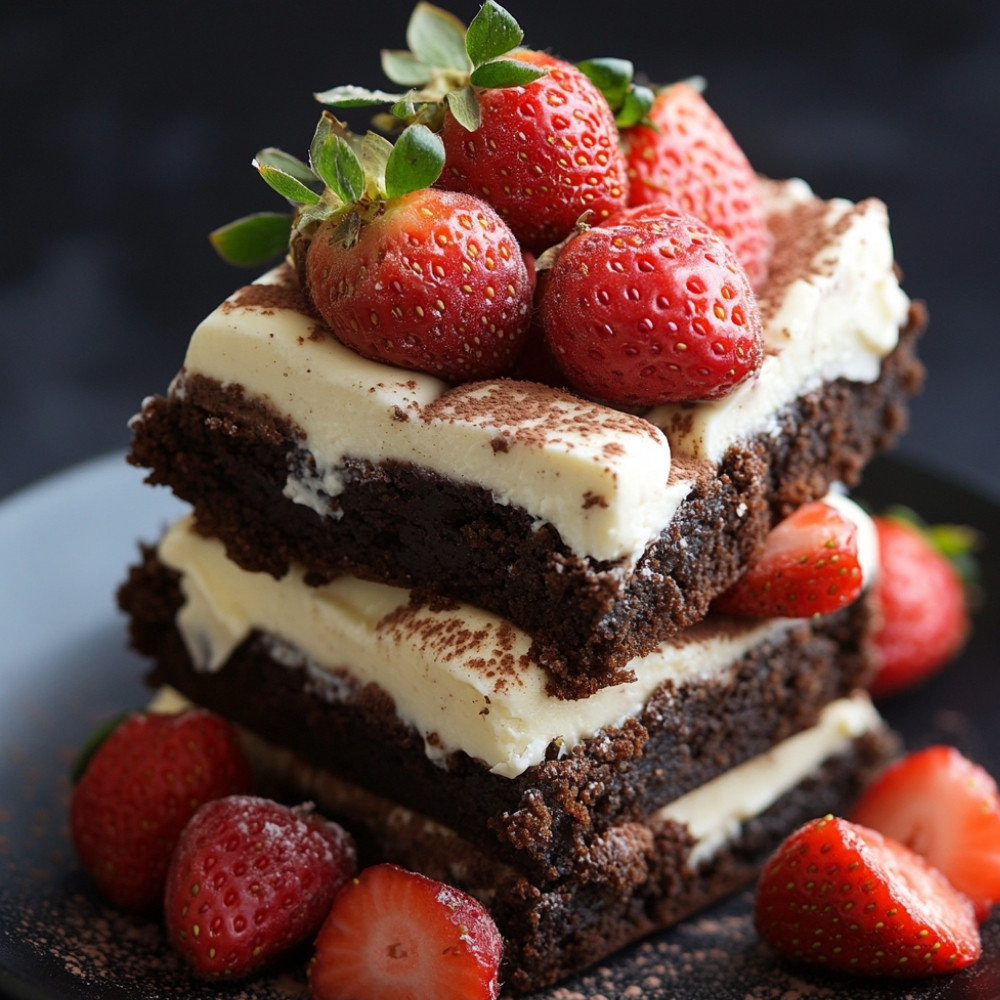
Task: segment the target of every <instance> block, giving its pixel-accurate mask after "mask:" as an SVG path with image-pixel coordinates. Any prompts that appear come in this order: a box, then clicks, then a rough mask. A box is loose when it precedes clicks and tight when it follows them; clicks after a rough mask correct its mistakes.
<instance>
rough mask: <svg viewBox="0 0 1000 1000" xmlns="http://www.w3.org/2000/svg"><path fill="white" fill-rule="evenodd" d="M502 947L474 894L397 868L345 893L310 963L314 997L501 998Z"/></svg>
mask: <svg viewBox="0 0 1000 1000" xmlns="http://www.w3.org/2000/svg"><path fill="white" fill-rule="evenodd" d="M502 950H503V942H502V940H501V938H500V933H499V931H498V930H497V928H496V924H494V923H493V919H492V918H491V917H490V915H489V914H488V913H487V912H486V910H485V909H484V908H483V906H482V905H481V904H480V903H479V902H477V901H476V900H475V899H473V898H472V897H471V896H468V895H466V894H465V893H463V892H460V891H459V890H458V889H454V888H452V887H451V886H447V885H444V884H443V883H441V882H436V881H434V880H433V879H430V878H427V877H426V876H424V875H420V874H418V873H417V872H411V871H407V870H406V869H405V868H400V867H399V866H398V865H392V864H382V865H375V866H373V867H371V868H366V869H365V870H364V871H362V872H361V874H360V875H358V877H357V878H355V879H354V880H353V881H352V882H350V883H349V884H348V885H347V886H345V888H344V889H342V890H341V892H340V893H339V895H338V896H337V898H336V899H335V900H334V903H333V908H332V909H331V910H330V913H329V915H328V916H327V918H326V921H325V922H324V924H323V927H322V928H321V930H320V932H319V935H318V937H317V938H316V954H315V956H314V958H313V960H312V962H311V963H310V965H309V985H310V987H311V989H312V995H313V997H314V1000H399V998H401V997H406V998H407V1000H452V998H454V1000H496V997H497V996H498V995H499V992H500V984H499V978H498V971H499V965H500V956H501V953H502Z"/></svg>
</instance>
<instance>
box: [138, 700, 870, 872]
mask: <svg viewBox="0 0 1000 1000" xmlns="http://www.w3.org/2000/svg"><path fill="white" fill-rule="evenodd" d="M189 705H190V703H189V702H188V701H187V700H186V699H185V698H184V697H183V696H181V695H179V694H178V693H177V692H176V691H174V690H173V689H172V688H161V689H160V691H159V692H157V695H156V697H155V698H154V700H153V702H152V704H151V705H150V708H151V710H152V711H158V712H179V711H182V710H183V709H184V708H187V707H189ZM881 726H882V720H881V717H880V716H879V714H878V712H877V711H876V710H875V708H874V706H873V705H872V703H871V701H870V700H869V698H868V695H867V694H866V693H865V692H863V691H856V692H855V693H854V694H852V695H851V696H850V697H848V698H842V699H840V700H838V701H834V702H831V703H830V704H829V705H827V706H826V708H824V709H823V711H822V713H821V714H820V718H819V720H818V721H817V723H816V725H815V726H813V727H812V728H810V729H806V730H803V731H802V732H800V733H796V734H795V735H794V736H791V737H789V738H788V739H786V740H784V741H782V742H781V743H778V744H777V745H776V746H774V747H772V748H771V749H770V750H768V751H767V752H766V753H763V754H760V755H758V756H757V757H753V758H751V759H750V760H748V761H745V762H744V763H742V764H739V765H737V766H736V767H734V768H732V769H730V770H729V771H726V772H725V773H724V774H722V775H720V776H719V777H717V778H713V779H712V780H711V781H708V782H706V783H705V784H704V785H701V786H700V787H698V788H695V789H693V790H692V791H690V792H688V793H687V794H686V795H683V796H681V798H679V799H675V800H674V801H673V802H671V803H670V804H669V805H666V806H664V807H663V808H662V809H659V810H657V811H656V812H655V813H654V814H653V815H652V816H651V817H650V822H652V823H654V824H655V823H656V822H657V821H662V820H672V821H674V822H676V823H681V824H683V825H684V826H686V827H687V829H688V831H689V832H690V834H691V836H692V838H693V839H694V841H695V843H694V844H693V845H692V847H691V850H690V852H689V854H688V857H687V862H688V865H689V866H690V867H691V868H696V867H697V866H698V865H700V864H702V863H704V862H706V861H709V860H711V858H712V856H713V855H714V854H715V853H716V852H717V851H719V850H721V849H722V848H724V847H725V846H726V845H727V844H728V843H730V842H732V841H733V840H735V839H736V838H737V837H738V836H739V832H740V828H741V826H742V824H743V823H745V822H746V821H747V820H749V819H752V818H753V817H755V816H759V815H760V814H761V813H763V812H764V811H765V810H766V809H768V808H770V806H772V805H773V804H774V803H775V802H777V801H778V799H780V798H781V797H782V796H783V795H786V794H788V793H789V792H791V791H792V790H793V789H794V788H795V787H796V786H797V785H799V784H800V783H801V782H802V781H804V780H805V779H806V778H808V777H809V776H810V775H811V774H813V773H814V772H816V771H817V770H818V769H819V768H820V767H821V766H822V765H823V764H824V763H826V762H827V761H828V760H831V759H833V758H834V757H836V756H838V755H839V754H841V753H845V752H846V751H847V750H848V749H849V748H850V746H851V743H852V742H853V741H854V740H856V739H857V738H858V737H860V736H863V735H864V734H865V733H869V732H875V731H877V730H878V729H879V728H880V727H881ZM255 746H256V747H257V749H258V752H261V750H262V748H263V746H264V745H263V744H260V743H256V744H255ZM270 753H271V754H272V755H273V757H274V759H275V760H279V761H281V767H280V768H279V769H280V770H281V772H282V773H284V774H285V776H286V778H287V777H289V776H290V777H291V780H292V781H293V782H295V783H296V784H298V785H300V786H301V790H302V791H303V792H304V793H305V794H307V795H315V796H318V797H319V798H320V799H321V800H322V798H323V794H322V790H323V789H324V788H325V787H327V786H328V784H329V783H330V782H334V783H341V781H342V779H339V778H336V777H335V776H333V775H331V774H329V773H328V772H324V771H319V770H317V769H316V768H314V767H311V766H309V765H306V764H304V763H301V762H297V761H296V762H293V761H292V759H291V758H290V757H289V755H288V754H287V752H286V751H282V750H277V749H272V750H270ZM266 763H267V761H266V760H265V765H266ZM345 784H346V783H345ZM389 815H390V818H394V819H395V820H396V821H397V822H398V823H399V824H401V825H402V824H406V823H409V822H411V821H412V819H413V817H414V814H413V813H412V812H410V810H408V809H405V808H403V807H402V806H396V807H395V808H394V809H393V810H392V811H391V812H390V814H389ZM424 826H425V832H427V833H428V834H431V835H435V836H439V837H454V836H456V834H455V833H454V831H453V830H451V829H450V828H448V827H445V826H442V825H441V824H440V823H436V822H435V821H433V820H430V819H427V820H425V824H424Z"/></svg>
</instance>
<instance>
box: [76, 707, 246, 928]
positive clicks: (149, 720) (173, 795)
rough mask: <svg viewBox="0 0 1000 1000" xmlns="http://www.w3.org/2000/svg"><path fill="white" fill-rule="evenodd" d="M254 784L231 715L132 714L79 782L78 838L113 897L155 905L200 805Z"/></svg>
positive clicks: (87, 863) (83, 857) (132, 905)
mask: <svg viewBox="0 0 1000 1000" xmlns="http://www.w3.org/2000/svg"><path fill="white" fill-rule="evenodd" d="M250 785H251V774H250V765H249V764H248V763H247V760H246V757H245V756H244V754H243V751H242V750H241V749H240V746H239V744H238V742H237V739H236V736H235V733H234V732H233V730H232V728H231V727H230V725H229V724H228V723H227V722H226V721H225V720H223V719H220V718H219V717H218V716H215V715H212V714H211V713H209V712H203V711H189V712H183V713H180V714H178V715H157V714H150V713H139V714H135V715H131V716H128V717H127V718H126V719H125V720H124V721H123V722H122V723H121V724H120V725H119V726H118V727H117V728H116V729H115V730H114V731H113V732H112V733H111V735H110V736H108V738H107V739H106V740H105V741H104V742H103V743H102V744H101V745H100V747H99V748H98V749H97V750H96V751H95V753H94V755H93V756H92V757H91V759H90V761H89V763H88V764H87V767H86V770H85V771H84V772H83V775H82V776H81V778H80V780H79V781H78V782H77V784H76V786H75V787H74V789H73V796H72V799H71V801H70V831H71V835H72V838H73V844H74V846H75V847H76V851H77V854H78V855H79V857H80V861H81V863H82V864H83V866H84V867H85V868H86V869H87V870H88V871H89V872H90V873H91V875H92V876H93V877H94V880H95V881H96V882H97V884H98V886H99V887H100V889H101V891H102V892H103V893H104V895H105V896H107V897H108V899H110V900H111V901H112V902H113V903H115V904H117V905H118V906H121V907H124V908H125V909H129V910H145V909H149V908H151V907H153V906H156V905H158V904H159V903H160V902H161V900H162V898H163V884H164V880H165V879H166V874H167V866H168V865H169V863H170V855H171V854H172V853H173V850H174V847H175V845H176V843H177V839H178V837H179V836H180V833H181V830H183V829H184V825H185V824H186V823H187V821H188V820H189V819H190V818H191V816H193V815H194V813H195V812H196V810H197V809H198V808H199V806H201V805H202V804H203V803H205V802H208V801H210V800H211V799H215V798H219V797H220V796H223V795H231V794H233V793H235V792H245V791H248V790H249V789H250Z"/></svg>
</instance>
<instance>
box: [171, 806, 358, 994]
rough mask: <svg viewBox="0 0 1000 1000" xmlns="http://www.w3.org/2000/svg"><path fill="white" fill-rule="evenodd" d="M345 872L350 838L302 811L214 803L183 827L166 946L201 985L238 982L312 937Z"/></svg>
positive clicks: (351, 852) (349, 870)
mask: <svg viewBox="0 0 1000 1000" xmlns="http://www.w3.org/2000/svg"><path fill="white" fill-rule="evenodd" d="M355 864H356V852H355V848H354V842H353V841H352V840H351V838H350V836H349V835H348V834H347V833H346V832H345V831H344V830H343V828H342V827H340V826H338V825H337V824H336V823H332V822H330V821H328V820H325V819H323V818H322V817H320V816H318V815H316V814H315V813H313V812H312V810H311V808H309V807H307V806H299V807H296V808H290V807H288V806H284V805H280V804H279V803H277V802H273V801H271V800H269V799H262V798H255V797H253V796H230V797H228V798H224V799H217V800H216V801H214V802H210V803H208V804H207V805H206V806H204V807H203V808H201V809H200V810H199V811H198V812H197V813H196V814H195V815H194V817H193V818H192V819H191V822H190V823H189V824H188V826H187V827H186V829H185V830H184V834H183V836H182V837H181V839H180V842H179V843H178V845H177V850H176V852H175V853H174V857H173V860H172V861H171V864H170V871H169V873H168V876H167V886H166V892H165V894H164V912H165V917H166V925H167V932H168V934H169V935H170V940H171V942H172V943H173V945H174V947H175V948H176V949H177V951H178V952H179V953H180V954H181V956H182V957H183V958H184V959H185V960H186V961H187V962H188V963H190V965H191V966H192V967H193V968H194V970H195V972H197V973H198V974H199V975H201V976H204V977H206V978H210V979H215V978H220V977H225V978H227V979H236V978H239V977H242V976H246V975H248V974H249V973H251V972H253V971H254V970H256V969H259V968H261V967H262V966H264V965H267V964H268V963H269V962H271V961H273V960H274V959H275V958H277V957H278V956H280V955H281V954H282V953H283V952H285V951H287V950H288V949H289V948H291V947H293V946H294V945H296V944H299V943H300V942H302V941H305V940H307V939H309V938H311V937H312V936H313V934H315V933H316V931H317V929H318V928H319V926H320V924H321V923H322V922H323V918H324V917H325V916H326V913H327V911H328V910H329V909H330V904H331V903H332V902H333V899H334V896H335V895H336V894H337V892H338V890H339V889H340V888H341V887H342V886H343V885H344V883H345V882H347V881H348V880H349V879H350V878H351V876H352V875H353V874H354V870H355Z"/></svg>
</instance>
